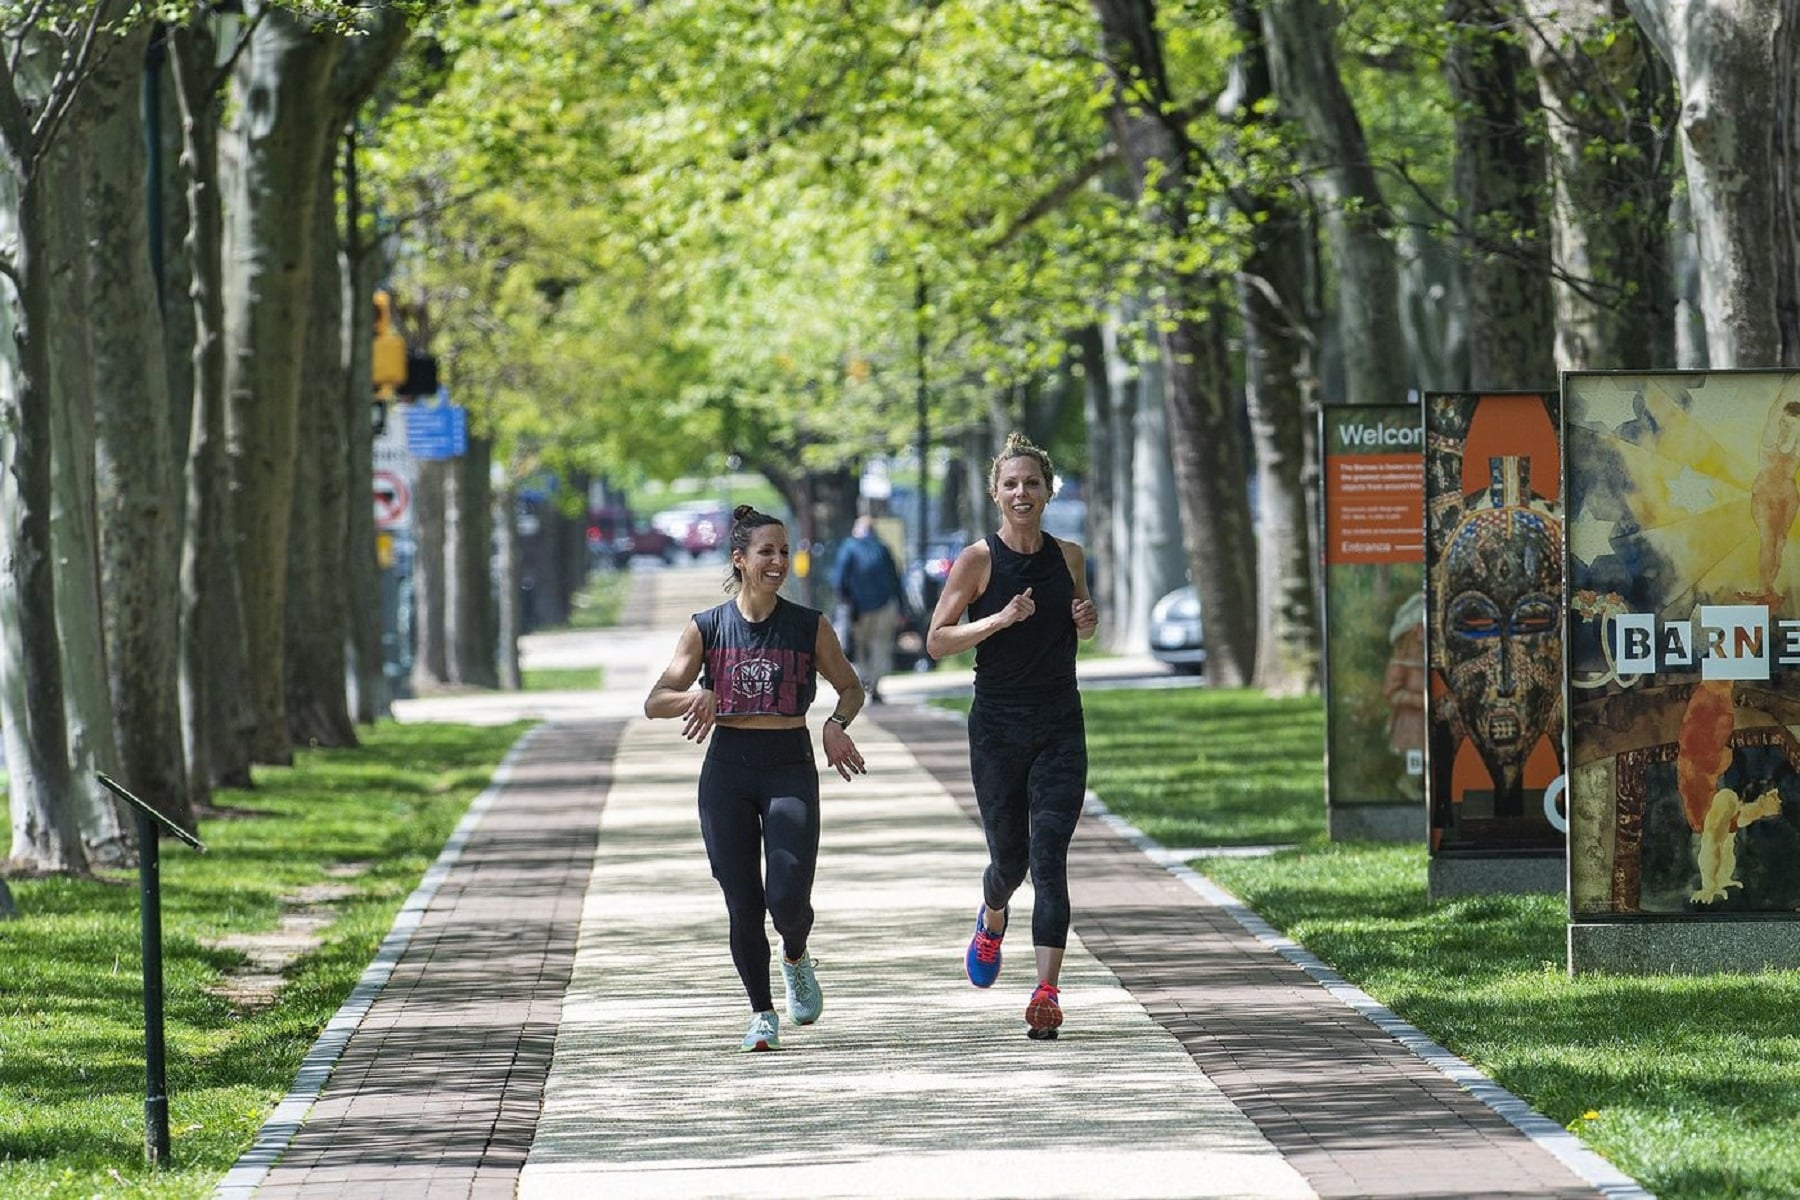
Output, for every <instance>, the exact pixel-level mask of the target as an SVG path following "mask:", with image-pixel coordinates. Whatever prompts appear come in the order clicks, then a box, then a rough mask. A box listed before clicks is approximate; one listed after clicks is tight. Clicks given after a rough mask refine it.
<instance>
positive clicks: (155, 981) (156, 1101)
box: [137, 808, 169, 1163]
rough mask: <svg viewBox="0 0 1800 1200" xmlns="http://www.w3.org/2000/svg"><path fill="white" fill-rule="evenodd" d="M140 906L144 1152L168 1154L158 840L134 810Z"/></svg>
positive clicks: (152, 824) (156, 1156)
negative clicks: (142, 954) (142, 974)
mask: <svg viewBox="0 0 1800 1200" xmlns="http://www.w3.org/2000/svg"><path fill="white" fill-rule="evenodd" d="M137 831H138V907H139V909H140V910H141V913H142V918H143V934H142V942H143V949H144V1154H145V1156H146V1157H147V1158H149V1160H150V1161H151V1162H153V1163H160V1162H162V1161H163V1160H165V1159H166V1158H168V1157H169V1084H168V1077H167V1071H166V1069H165V1066H164V1062H165V1060H164V1057H163V971H162V856H161V854H160V853H159V848H160V844H161V841H162V835H161V831H160V830H159V829H158V828H157V822H156V819H155V818H154V817H152V816H151V815H150V813H149V811H148V810H147V809H144V808H139V809H138V810H137Z"/></svg>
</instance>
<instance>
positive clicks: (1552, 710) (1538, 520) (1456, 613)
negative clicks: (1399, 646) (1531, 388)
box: [1439, 457, 1563, 816]
mask: <svg viewBox="0 0 1800 1200" xmlns="http://www.w3.org/2000/svg"><path fill="white" fill-rule="evenodd" d="M1528 465H1529V464H1528V461H1527V460H1521V459H1519V458H1517V457H1503V458H1496V459H1494V460H1492V462H1491V464H1490V466H1491V468H1492V471H1493V486H1492V489H1491V491H1490V495H1489V503H1488V504H1487V505H1485V506H1481V507H1475V508H1471V509H1470V510H1468V511H1467V512H1466V513H1465V514H1464V515H1463V517H1462V519H1461V521H1460V522H1458V524H1457V525H1456V527H1455V528H1454V529H1453V530H1452V531H1451V533H1450V535H1449V537H1448V539H1447V540H1446V543H1445V547H1444V555H1443V561H1442V565H1443V587H1442V590H1441V592H1440V593H1439V594H1440V597H1441V601H1442V610H1441V616H1440V619H1441V621H1442V626H1441V628H1442V629H1443V631H1444V640H1443V650H1444V675H1445V678H1446V681H1447V683H1448V685H1449V690H1450V695H1451V698H1452V700H1453V702H1454V704H1455V708H1456V712H1457V715H1458V717H1459V718H1460V721H1461V724H1462V727H1463V730H1464V732H1465V733H1466V735H1467V736H1468V738H1469V741H1470V743H1471V744H1472V745H1473V746H1474V748H1475V750H1476V752H1477V753H1478V754H1479V755H1480V757H1481V761H1482V763H1483V764H1484V765H1485V766H1486V767H1487V770H1488V774H1489V775H1490V776H1491V777H1492V779H1493V782H1494V811H1495V815H1497V816H1518V815H1519V814H1520V813H1521V812H1522V811H1523V805H1524V774H1525V763H1526V760H1527V759H1528V758H1529V757H1530V756H1531V752H1532V750H1533V748H1534V747H1536V746H1537V744H1538V742H1539V741H1540V740H1541V739H1542V738H1543V737H1544V736H1545V735H1546V734H1549V733H1551V732H1552V727H1553V723H1554V722H1555V721H1556V719H1557V718H1558V716H1559V712H1560V704H1561V694H1562V682H1561V678H1562V621H1561V601H1560V594H1561V582H1562V562H1563V547H1562V526H1561V523H1560V522H1559V521H1558V520H1556V519H1555V518H1554V517H1553V516H1550V515H1548V514H1546V513H1544V512H1543V511H1541V510H1540V509H1538V508H1535V507H1532V506H1531V505H1529V504H1527V503H1525V502H1524V501H1525V497H1526V492H1525V482H1526V474H1527V470H1528Z"/></svg>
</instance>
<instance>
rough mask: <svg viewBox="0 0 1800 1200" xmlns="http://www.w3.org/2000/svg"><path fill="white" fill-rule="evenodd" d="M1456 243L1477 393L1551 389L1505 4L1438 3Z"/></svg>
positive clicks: (1537, 144) (1546, 262)
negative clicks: (1444, 46) (1451, 127)
mask: <svg viewBox="0 0 1800 1200" xmlns="http://www.w3.org/2000/svg"><path fill="white" fill-rule="evenodd" d="M1444 22H1445V24H1446V25H1447V26H1449V29H1450V48H1449V53H1448V54H1447V55H1446V56H1445V60H1444V62H1445V73H1446V74H1447V75H1448V77H1449V84H1450V100H1451V111H1452V112H1453V113H1454V114H1455V129H1456V156H1455V170H1454V174H1455V184H1456V212H1457V241H1458V242H1459V244H1460V248H1461V250H1462V255H1461V263H1462V270H1463V278H1464V280H1465V284H1464V290H1465V291H1466V292H1467V295H1468V301H1469V309H1470V326H1471V327H1470V330H1469V350H1470V357H1469V381H1468V386H1469V387H1471V388H1474V389H1475V390H1478V391H1501V390H1518V389H1526V388H1547V387H1551V386H1553V385H1554V384H1555V382H1556V378H1557V376H1556V354H1555V349H1556V324H1555V312H1554V311H1553V307H1552V302H1551V293H1550V237H1549V233H1550V231H1549V225H1548V222H1547V221H1546V219H1545V216H1544V197H1545V194H1546V187H1545V184H1546V180H1545V176H1544V153H1543V147H1542V138H1541V137H1540V132H1539V128H1538V127H1539V125H1540V121H1541V119H1540V117H1539V113H1538V107H1539V106H1538V102H1537V96H1536V88H1535V84H1534V80H1533V77H1532V74H1531V69H1530V65H1529V63H1528V62H1527V60H1526V56H1525V51H1524V49H1523V48H1522V47H1521V46H1520V45H1519V42H1518V40H1517V37H1516V31H1515V30H1514V28H1513V24H1512V16H1511V12H1510V4H1508V3H1505V2H1504V0H1499V2H1497V0H1446V3H1445V5H1444Z"/></svg>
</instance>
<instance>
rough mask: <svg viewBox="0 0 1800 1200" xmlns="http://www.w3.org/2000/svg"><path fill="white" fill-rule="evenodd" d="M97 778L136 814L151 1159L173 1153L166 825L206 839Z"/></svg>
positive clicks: (102, 775) (199, 846) (194, 842)
mask: <svg viewBox="0 0 1800 1200" xmlns="http://www.w3.org/2000/svg"><path fill="white" fill-rule="evenodd" d="M94 778H96V779H98V780H99V781H100V783H101V786H103V787H105V788H106V790H107V791H109V792H111V793H112V794H113V795H115V796H117V797H118V798H119V799H121V800H123V801H125V802H126V803H127V804H129V805H130V806H131V808H132V811H133V812H134V813H136V814H137V835H138V911H139V914H140V916H141V918H142V922H143V926H142V927H143V932H142V934H141V937H140V941H141V943H142V946H143V952H144V1156H145V1157H146V1158H148V1159H149V1160H150V1161H151V1162H153V1163H160V1162H162V1161H164V1160H165V1159H167V1158H168V1157H169V1082H168V1071H167V1069H166V1067H165V1065H164V1063H165V1058H164V1054H163V969H162V966H163V961H162V960H163V951H162V853H161V848H162V842H161V838H162V831H163V830H165V829H166V830H168V831H169V832H170V833H172V834H174V835H175V836H176V837H177V838H180V839H181V840H182V841H184V842H186V843H187V844H188V845H190V846H192V847H193V848H194V849H196V850H198V851H200V853H202V854H205V853H206V843H204V842H202V841H201V840H200V839H199V838H197V837H195V836H194V835H193V834H191V833H189V832H188V831H187V830H185V829H183V828H182V827H181V826H179V825H177V824H175V823H174V822H173V821H171V820H169V818H167V817H165V816H164V815H163V814H161V813H159V812H157V811H156V810H155V809H154V808H151V807H150V806H149V805H148V804H145V803H144V802H143V801H142V800H140V799H138V798H137V797H136V796H134V795H132V794H131V793H130V792H129V791H127V790H125V788H124V787H122V786H121V785H120V784H119V783H118V782H117V781H115V780H114V779H112V778H111V777H110V776H109V775H107V774H106V772H104V771H96V772H95V773H94Z"/></svg>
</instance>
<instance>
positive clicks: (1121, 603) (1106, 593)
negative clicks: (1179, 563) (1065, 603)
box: [1070, 324, 1128, 647]
mask: <svg viewBox="0 0 1800 1200" xmlns="http://www.w3.org/2000/svg"><path fill="white" fill-rule="evenodd" d="M1070 342H1071V344H1070V349H1071V350H1072V351H1073V355H1072V357H1073V358H1074V359H1075V361H1076V362H1078V363H1079V364H1080V366H1081V380H1082V401H1083V403H1082V411H1083V414H1084V415H1085V417H1086V420H1087V443H1088V474H1087V480H1086V487H1087V525H1088V532H1087V539H1088V544H1087V546H1086V547H1085V549H1086V550H1087V560H1088V562H1089V563H1091V564H1093V567H1094V605H1095V607H1096V608H1098V609H1099V610H1100V611H1101V612H1102V613H1104V614H1106V618H1105V620H1103V621H1101V623H1100V639H1101V642H1102V644H1104V645H1106V646H1109V647H1110V646H1112V644H1113V639H1114V638H1115V637H1117V636H1118V634H1119V632H1120V630H1118V629H1116V628H1114V626H1115V625H1123V623H1124V617H1125V611H1126V600H1127V598H1128V595H1127V593H1126V591H1125V588H1124V586H1123V581H1122V580H1121V578H1120V576H1119V572H1118V571H1117V570H1116V569H1115V568H1116V566H1117V565H1118V564H1119V563H1121V562H1123V561H1124V553H1125V551H1126V550H1127V546H1126V545H1121V544H1120V543H1119V541H1118V540H1117V534H1118V530H1119V528H1120V527H1122V525H1123V522H1115V520H1114V516H1115V514H1117V513H1118V512H1119V511H1120V503H1119V489H1120V486H1121V484H1122V483H1123V480H1122V478H1121V477H1120V476H1119V475H1118V474H1117V473H1116V469H1115V468H1116V466H1117V461H1118V453H1117V450H1118V446H1117V442H1116V440H1115V439H1116V438H1117V436H1118V432H1119V431H1118V425H1117V423H1116V422H1115V421H1114V420H1113V412H1114V408H1115V406H1114V404H1113V398H1112V386H1111V381H1110V380H1109V379H1108V378H1107V373H1106V341H1105V338H1104V336H1103V335H1102V334H1101V332H1100V327H1099V326H1098V325H1091V324H1090V325H1084V326H1082V327H1081V328H1080V329H1078V330H1076V331H1075V334H1074V337H1073V338H1071V339H1070Z"/></svg>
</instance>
